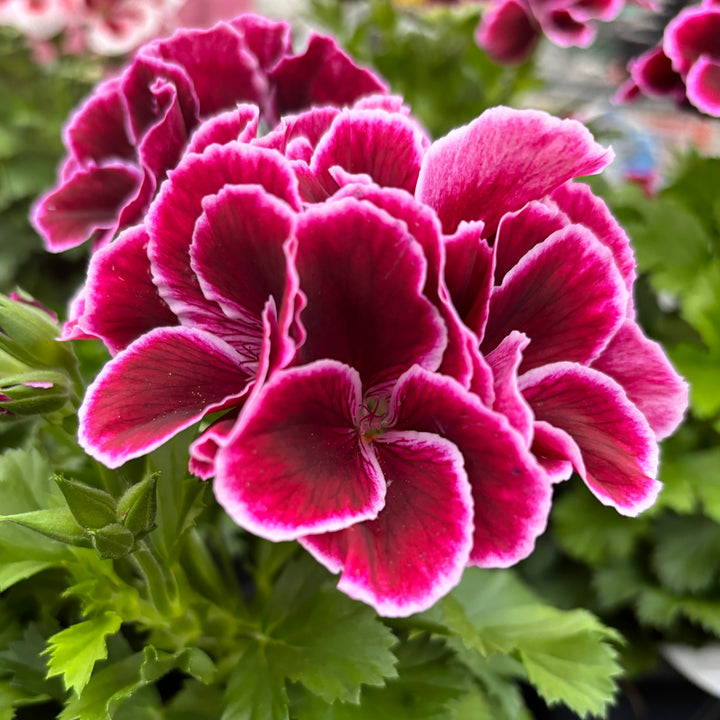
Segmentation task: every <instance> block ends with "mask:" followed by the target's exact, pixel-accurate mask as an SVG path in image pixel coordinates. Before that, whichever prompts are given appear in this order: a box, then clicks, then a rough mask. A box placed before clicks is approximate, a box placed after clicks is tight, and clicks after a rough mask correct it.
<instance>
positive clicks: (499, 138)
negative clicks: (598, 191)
mask: <svg viewBox="0 0 720 720" xmlns="http://www.w3.org/2000/svg"><path fill="white" fill-rule="evenodd" d="M612 157H613V153H612V151H611V150H605V149H604V148H602V147H601V146H600V145H598V144H597V143H596V142H595V141H594V140H593V138H592V135H591V134H590V132H589V131H588V130H587V128H585V127H584V126H583V125H581V124H580V123H579V122H576V121H574V120H560V119H558V118H555V117H552V116H551V115H548V114H546V113H544V112H540V111H538V110H514V109H511V108H506V107H497V108H491V109H490V110H486V111H485V112H484V113H483V114H482V115H481V116H480V117H479V118H477V119H476V120H473V121H472V122H471V123H470V124H469V125H466V126H465V127H462V128H458V129H457V130H453V131H452V132H450V133H449V134H448V135H446V136H445V137H444V138H441V139H440V140H437V141H436V142H434V143H433V144H432V145H431V146H430V149H429V150H428V151H427V154H426V155H425V159H424V160H423V166H422V169H421V170H420V176H419V178H418V184H417V190H416V196H417V197H418V198H419V199H420V200H421V201H422V202H424V203H426V204H428V205H430V206H431V207H432V208H434V209H435V211H436V212H437V214H438V216H439V218H440V221H441V222H442V225H443V229H444V230H445V232H447V233H451V232H453V231H454V230H455V229H456V228H457V226H458V225H459V224H460V222H461V221H462V220H483V221H484V222H485V229H486V236H487V237H489V236H490V235H492V233H494V232H495V229H496V228H497V224H498V222H499V221H500V218H501V217H502V216H503V215H504V214H505V213H506V212H512V211H514V210H519V209H520V208H521V207H522V206H523V205H525V203H526V202H529V201H530V200H539V199H540V198H542V197H543V196H544V195H546V194H547V193H549V192H551V191H552V190H554V189H555V188H556V187H558V186H559V185H562V184H563V183H564V182H566V181H568V180H570V179H572V178H574V177H580V176H582V175H590V174H593V173H596V172H599V171H600V170H601V169H602V168H603V167H605V165H607V164H608V163H609V162H610V160H612Z"/></svg>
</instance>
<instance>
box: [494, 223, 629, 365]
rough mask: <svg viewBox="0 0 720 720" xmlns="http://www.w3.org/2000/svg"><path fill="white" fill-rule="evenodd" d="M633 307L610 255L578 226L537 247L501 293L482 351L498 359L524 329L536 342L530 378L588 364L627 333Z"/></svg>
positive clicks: (529, 351) (529, 357)
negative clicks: (551, 367)
mask: <svg viewBox="0 0 720 720" xmlns="http://www.w3.org/2000/svg"><path fill="white" fill-rule="evenodd" d="M627 304H628V293H627V290H626V289H625V284H624V282H623V279H622V277H621V276H620V273H619V271H618V270H617V267H616V266H615V262H614V259H613V257H612V254H611V253H610V251H609V250H608V249H607V248H606V247H605V246H604V245H602V244H601V243H600V241H599V240H597V238H596V237H595V236H594V235H593V234H592V233H591V232H590V231H588V230H586V229H585V228H584V227H582V226H581V225H570V226H568V227H567V228H565V229H564V230H560V231H558V232H556V233H553V235H551V236H550V237H549V238H548V239H547V240H545V241H544V242H543V243H540V244H539V245H536V246H535V247H534V248H533V249H532V250H531V251H530V252H529V253H527V255H525V257H524V258H523V259H522V260H521V261H520V262H519V263H518V264H517V265H516V266H515V267H514V268H513V270H511V271H510V272H509V273H508V274H507V275H506V276H505V280H504V282H503V284H502V285H501V286H500V287H499V288H496V289H495V291H494V292H493V296H492V298H491V299H490V314H489V318H488V324H487V327H486V330H485V336H484V338H483V342H482V345H481V349H482V350H483V352H486V353H487V352H490V351H491V350H492V349H494V348H496V347H497V346H498V345H499V343H500V342H501V341H502V339H503V338H505V337H507V336H508V335H509V334H510V333H511V332H512V331H513V330H519V331H520V332H522V333H525V334H526V335H527V336H528V337H529V338H530V340H531V343H530V345H529V346H528V347H527V348H526V350H525V352H524V353H523V363H522V371H525V370H528V369H530V368H533V367H538V366H539V365H543V364H545V363H548V362H554V361H559V360H572V361H575V362H580V363H587V362H589V361H590V360H592V359H593V358H595V357H597V355H598V354H599V353H600V352H601V351H602V349H603V348H604V347H605V345H607V343H608V342H609V341H610V338H611V337H612V336H613V335H614V333H615V332H616V331H617V329H618V328H619V327H620V325H621V324H622V322H623V320H624V318H625V315H626V309H627Z"/></svg>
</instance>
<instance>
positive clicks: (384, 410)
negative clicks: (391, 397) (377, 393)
mask: <svg viewBox="0 0 720 720" xmlns="http://www.w3.org/2000/svg"><path fill="white" fill-rule="evenodd" d="M389 412H390V411H389V408H388V402H387V399H386V398H383V397H369V398H365V402H364V403H363V404H362V405H361V406H360V419H359V420H358V428H359V429H360V434H361V435H362V437H363V439H364V440H367V441H370V440H372V439H373V438H374V437H377V436H378V435H380V434H381V433H383V432H385V430H386V428H387V424H388V423H387V420H388V414H389Z"/></svg>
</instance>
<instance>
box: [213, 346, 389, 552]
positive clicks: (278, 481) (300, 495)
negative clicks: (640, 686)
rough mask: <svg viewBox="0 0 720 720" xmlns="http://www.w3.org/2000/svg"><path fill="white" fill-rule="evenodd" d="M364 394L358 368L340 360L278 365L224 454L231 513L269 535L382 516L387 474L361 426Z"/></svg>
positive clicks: (222, 493) (221, 492)
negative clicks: (280, 367) (363, 437)
mask: <svg viewBox="0 0 720 720" xmlns="http://www.w3.org/2000/svg"><path fill="white" fill-rule="evenodd" d="M361 396H362V387H361V383H360V377H359V375H358V374H357V372H355V370H353V369H352V368H350V367H348V366H346V365H343V364H341V363H338V362H334V361H332V360H321V361H319V362H316V363H312V364H310V365H305V366H303V367H298V368H293V369H291V370H286V371H281V372H277V373H275V374H274V375H273V376H272V377H271V378H270V380H269V381H268V383H267V384H266V385H265V386H264V387H263V389H262V390H261V391H260V392H259V393H258V394H257V395H256V396H255V397H254V399H253V400H252V402H251V403H248V404H247V405H246V406H245V408H244V411H243V414H242V416H241V418H240V420H239V422H238V425H237V427H236V430H235V431H234V433H233V435H232V437H231V438H230V439H229V440H228V442H227V444H226V445H225V446H224V447H223V448H222V449H221V450H220V452H219V453H218V455H217V458H216V473H217V475H216V479H215V482H214V484H213V487H214V490H215V496H216V497H217V499H218V502H219V503H220V504H221V505H222V506H223V507H224V508H225V510H226V511H227V513H228V514H229V515H230V517H231V518H232V519H233V520H234V521H235V522H236V523H237V524H238V525H240V526H241V527H244V528H246V529H248V530H250V531H251V532H252V533H254V534H256V535H260V536H261V537H264V538H267V539H269V540H291V539H296V538H298V537H300V536H302V535H306V534H308V533H321V532H328V531H334V530H340V529H343V528H346V527H348V526H349V525H352V524H354V523H357V522H360V521H362V520H368V519H372V518H374V517H376V516H377V514H378V512H379V511H380V509H381V508H382V507H383V504H384V500H385V480H384V478H383V474H382V471H381V470H380V467H379V465H378V463H377V459H376V458H375V455H374V453H373V451H372V450H371V449H370V447H369V446H368V445H367V443H365V442H363V441H362V440H361V437H360V432H359V430H358V428H357V427H356V420H357V418H358V417H359V414H360V402H361Z"/></svg>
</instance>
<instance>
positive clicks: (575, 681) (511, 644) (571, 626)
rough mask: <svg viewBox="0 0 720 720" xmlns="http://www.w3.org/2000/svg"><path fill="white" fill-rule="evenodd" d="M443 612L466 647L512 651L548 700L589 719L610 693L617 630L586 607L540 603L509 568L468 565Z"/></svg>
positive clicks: (617, 668) (616, 667) (615, 665)
mask: <svg viewBox="0 0 720 720" xmlns="http://www.w3.org/2000/svg"><path fill="white" fill-rule="evenodd" d="M440 611H441V613H442V615H443V616H444V618H445V622H446V624H447V626H448V627H449V628H450V629H451V630H453V631H454V632H456V633H457V634H458V636H459V637H461V638H462V640H463V642H464V643H465V644H466V645H467V646H468V647H469V648H471V649H474V650H476V651H478V652H480V653H482V654H490V653H492V652H500V653H504V654H509V653H512V654H513V655H516V656H517V657H518V658H519V659H520V660H521V661H522V663H523V665H524V666H525V669H526V671H527V674H528V678H529V680H530V681H531V682H532V683H533V685H535V687H536V688H537V690H538V691H539V692H540V694H541V695H542V696H543V698H545V700H546V701H547V702H548V703H550V704H552V703H556V702H563V703H565V704H566V705H568V706H569V707H570V708H571V709H572V710H574V711H575V712H576V713H578V714H579V715H581V716H587V715H589V714H593V713H595V714H597V713H602V712H603V711H604V709H605V707H606V706H607V704H608V703H609V702H610V701H611V700H612V698H613V696H614V694H615V691H616V686H615V681H614V678H615V677H616V676H617V675H618V674H619V673H620V666H619V664H618V662H617V657H616V656H617V652H616V650H615V648H614V647H613V645H612V642H617V641H618V640H619V636H618V634H617V633H616V632H615V631H614V630H611V629H610V628H607V627H605V626H604V625H602V624H601V623H600V622H599V620H598V619H597V618H595V617H594V616H593V615H592V614H590V613H588V612H586V611H584V610H570V611H562V610H558V609H556V608H553V607H550V606H547V605H544V604H543V603H541V602H540V601H539V600H537V599H536V598H534V596H533V595H532V593H531V592H530V591H529V590H528V589H527V588H526V587H525V586H523V585H522V584H521V583H520V582H519V581H518V580H517V578H516V577H515V576H514V575H513V574H512V573H511V572H509V571H484V570H479V569H477V568H470V569H468V570H466V571H465V575H464V577H463V580H462V582H461V583H460V585H459V586H458V587H457V588H455V590H453V591H452V593H451V594H450V596H448V597H446V598H445V599H443V600H441V601H440Z"/></svg>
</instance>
